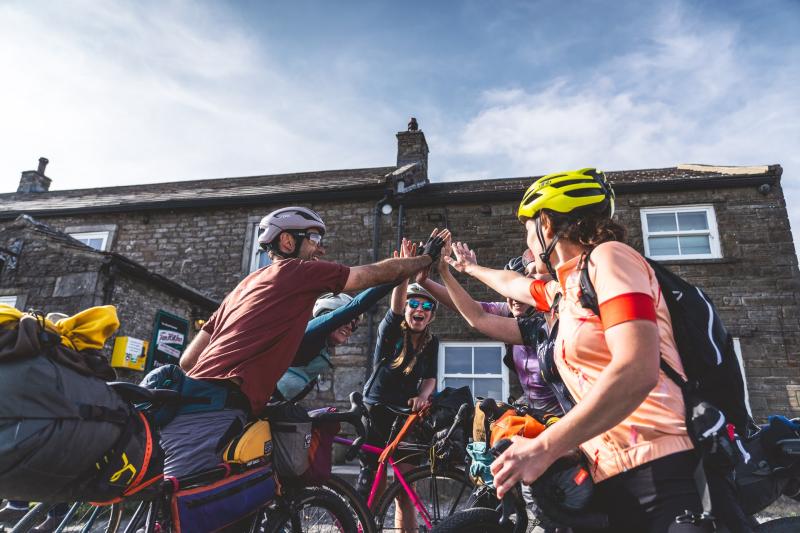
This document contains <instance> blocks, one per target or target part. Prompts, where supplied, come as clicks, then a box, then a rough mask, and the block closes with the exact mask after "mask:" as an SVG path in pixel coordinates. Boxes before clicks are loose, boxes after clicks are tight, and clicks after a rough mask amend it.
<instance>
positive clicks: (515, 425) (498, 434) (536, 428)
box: [489, 410, 545, 446]
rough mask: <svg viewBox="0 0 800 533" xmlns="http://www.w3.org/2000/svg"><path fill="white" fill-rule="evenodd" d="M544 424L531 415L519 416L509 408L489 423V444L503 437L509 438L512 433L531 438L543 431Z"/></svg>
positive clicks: (491, 444) (492, 444)
mask: <svg viewBox="0 0 800 533" xmlns="http://www.w3.org/2000/svg"><path fill="white" fill-rule="evenodd" d="M544 429H545V426H544V425H543V424H542V423H541V422H539V421H538V420H536V419H535V418H533V417H532V416H531V415H524V416H519V415H517V414H515V411H513V410H509V411H506V412H505V413H503V415H502V416H501V417H500V418H498V419H497V420H496V421H494V422H492V425H491V432H492V435H491V438H490V441H489V445H490V446H494V445H495V444H496V443H498V442H500V441H501V440H503V439H510V438H511V437H513V436H514V435H519V436H520V437H525V438H527V439H532V438H534V437H536V436H538V435H539V434H540V433H541V432H542V431H544Z"/></svg>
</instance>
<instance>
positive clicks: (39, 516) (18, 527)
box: [10, 503, 55, 533]
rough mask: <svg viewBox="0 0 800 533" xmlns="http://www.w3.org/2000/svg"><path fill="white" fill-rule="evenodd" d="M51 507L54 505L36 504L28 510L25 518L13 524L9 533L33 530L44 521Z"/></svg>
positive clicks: (25, 532)
mask: <svg viewBox="0 0 800 533" xmlns="http://www.w3.org/2000/svg"><path fill="white" fill-rule="evenodd" d="M52 507H55V504H52V503H37V504H36V505H34V506H33V507H31V508H30V509H29V510H28V512H27V514H25V516H23V517H22V518H20V519H19V522H17V523H16V524H14V527H13V528H11V532H10V533H27V531H29V530H31V529H33V528H34V527H36V526H37V525H39V523H40V522H42V521H43V520H44V519H45V517H46V516H47V511H49V510H50V509H51V508H52Z"/></svg>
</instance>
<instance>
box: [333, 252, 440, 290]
mask: <svg viewBox="0 0 800 533" xmlns="http://www.w3.org/2000/svg"><path fill="white" fill-rule="evenodd" d="M430 264H431V258H430V256H428V255H420V256H418V257H408V258H397V259H384V260H383V261H380V262H378V263H373V264H371V265H362V266H356V267H351V268H350V275H349V276H347V283H346V284H345V286H344V289H343V291H342V292H351V291H360V290H363V289H367V288H369V287H374V286H375V285H380V284H382V283H397V282H399V281H401V280H402V279H407V278H409V277H411V275H412V274H414V273H415V272H417V271H418V270H420V269H423V268H425V267H427V266H430Z"/></svg>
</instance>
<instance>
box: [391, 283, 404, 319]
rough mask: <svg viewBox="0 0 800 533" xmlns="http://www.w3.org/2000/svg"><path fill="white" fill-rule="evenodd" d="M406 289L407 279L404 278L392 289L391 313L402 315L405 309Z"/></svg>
mask: <svg viewBox="0 0 800 533" xmlns="http://www.w3.org/2000/svg"><path fill="white" fill-rule="evenodd" d="M406 289H408V279H404V280H403V281H401V282H400V283H398V284H397V286H396V287H395V288H394V289H392V313H394V314H396V315H402V314H403V313H404V312H405V309H406Z"/></svg>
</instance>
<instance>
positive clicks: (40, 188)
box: [17, 157, 52, 193]
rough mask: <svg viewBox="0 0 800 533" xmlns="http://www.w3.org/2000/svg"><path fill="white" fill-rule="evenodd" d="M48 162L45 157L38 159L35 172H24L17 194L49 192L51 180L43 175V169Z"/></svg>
mask: <svg viewBox="0 0 800 533" xmlns="http://www.w3.org/2000/svg"><path fill="white" fill-rule="evenodd" d="M49 162H50V161H48V160H47V158H46V157H40V158H39V167H38V168H37V169H36V170H24V171H23V172H22V177H21V178H20V180H19V187H17V192H21V193H31V192H47V191H49V190H50V183H51V182H52V180H51V179H50V178H48V177H47V176H45V175H44V169H45V167H47V163H49Z"/></svg>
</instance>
